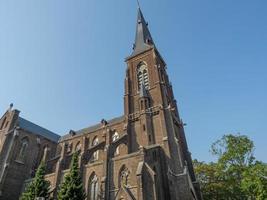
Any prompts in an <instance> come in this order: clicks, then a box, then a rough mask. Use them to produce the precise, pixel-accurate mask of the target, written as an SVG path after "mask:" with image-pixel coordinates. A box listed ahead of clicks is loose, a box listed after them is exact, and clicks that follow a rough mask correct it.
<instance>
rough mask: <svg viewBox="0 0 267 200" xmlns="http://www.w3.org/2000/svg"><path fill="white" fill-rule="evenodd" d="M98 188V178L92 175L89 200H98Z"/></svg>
mask: <svg viewBox="0 0 267 200" xmlns="http://www.w3.org/2000/svg"><path fill="white" fill-rule="evenodd" d="M98 187H99V185H98V178H97V176H96V174H92V175H91V177H90V179H89V189H88V190H89V191H88V193H89V195H88V200H98Z"/></svg>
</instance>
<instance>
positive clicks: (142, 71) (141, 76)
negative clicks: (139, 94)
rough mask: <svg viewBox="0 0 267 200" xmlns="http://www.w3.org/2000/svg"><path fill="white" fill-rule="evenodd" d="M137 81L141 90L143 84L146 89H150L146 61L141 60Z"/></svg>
mask: <svg viewBox="0 0 267 200" xmlns="http://www.w3.org/2000/svg"><path fill="white" fill-rule="evenodd" d="M137 81H138V89H139V90H140V88H141V85H142V84H144V86H145V88H146V89H149V77H148V71H147V65H146V64H145V63H144V62H141V63H140V64H139V65H138V67H137Z"/></svg>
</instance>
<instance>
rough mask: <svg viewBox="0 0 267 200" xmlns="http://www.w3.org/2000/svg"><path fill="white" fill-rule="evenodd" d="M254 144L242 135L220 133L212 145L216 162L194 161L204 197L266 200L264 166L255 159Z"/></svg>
mask: <svg viewBox="0 0 267 200" xmlns="http://www.w3.org/2000/svg"><path fill="white" fill-rule="evenodd" d="M253 151H254V144H253V141H251V140H250V139H249V138H248V137H247V136H245V135H240V134H238V135H232V134H229V135H224V136H223V137H222V138H221V139H220V140H218V141H216V142H215V143H213V144H212V147H211V152H212V154H213V155H215V156H216V157H217V162H213V163H204V162H198V161H195V162H194V166H195V171H196V175H197V178H198V180H199V182H200V185H201V188H202V193H203V197H204V199H207V200H213V199H214V200H215V199H216V200H254V199H255V200H266V199H267V198H266V193H267V189H266V181H267V180H266V179H265V178H264V176H266V173H267V172H266V170H267V168H266V165H265V164H263V163H261V162H258V161H255V157H254V156H253Z"/></svg>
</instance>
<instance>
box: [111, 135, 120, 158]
mask: <svg viewBox="0 0 267 200" xmlns="http://www.w3.org/2000/svg"><path fill="white" fill-rule="evenodd" d="M119 138H120V135H119V133H118V132H117V131H115V133H114V134H113V135H112V142H115V141H117V140H118V139H119ZM119 154H120V147H119V146H117V148H116V150H115V156H116V155H119Z"/></svg>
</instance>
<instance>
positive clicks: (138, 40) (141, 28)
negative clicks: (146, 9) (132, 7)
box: [132, 6, 154, 55]
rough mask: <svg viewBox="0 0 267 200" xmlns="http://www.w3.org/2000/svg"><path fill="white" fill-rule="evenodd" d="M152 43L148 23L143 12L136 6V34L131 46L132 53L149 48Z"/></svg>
mask: <svg viewBox="0 0 267 200" xmlns="http://www.w3.org/2000/svg"><path fill="white" fill-rule="evenodd" d="M153 45H154V42H153V39H152V36H151V34H150V32H149V29H148V24H147V23H146V21H145V18H144V16H143V13H142V11H141V9H140V6H138V15H137V24H136V35H135V43H134V47H133V50H134V52H133V54H132V55H135V54H138V53H141V52H142V51H145V50H147V49H149V48H150V47H151V46H153Z"/></svg>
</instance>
